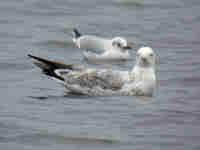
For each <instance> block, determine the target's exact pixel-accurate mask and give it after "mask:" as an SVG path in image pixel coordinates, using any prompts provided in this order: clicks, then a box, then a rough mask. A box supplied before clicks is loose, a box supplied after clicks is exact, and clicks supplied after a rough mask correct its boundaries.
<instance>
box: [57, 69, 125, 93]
mask: <svg viewBox="0 0 200 150" xmlns="http://www.w3.org/2000/svg"><path fill="white" fill-rule="evenodd" d="M60 74H63V76H62V77H63V78H64V80H65V87H66V88H67V89H68V90H69V91H70V92H71V93H77V94H84V95H101V94H100V93H102V92H106V91H107V92H108V91H110V92H111V91H113V92H116V91H118V90H120V89H121V88H122V86H123V85H124V80H122V77H121V74H118V73H116V72H113V71H111V70H100V71H97V70H95V69H94V70H90V69H88V70H86V71H84V72H75V71H74V72H73V71H72V72H71V73H66V74H64V73H62V70H61V72H60Z"/></svg>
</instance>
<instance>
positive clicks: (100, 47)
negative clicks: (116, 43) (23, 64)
mask: <svg viewBox="0 0 200 150" xmlns="http://www.w3.org/2000/svg"><path fill="white" fill-rule="evenodd" d="M77 42H79V45H80V48H83V49H86V50H93V51H106V50H109V49H112V42H111V40H109V39H104V38H101V37H97V36H92V35H85V36H81V37H80V38H79V39H78V41H77Z"/></svg>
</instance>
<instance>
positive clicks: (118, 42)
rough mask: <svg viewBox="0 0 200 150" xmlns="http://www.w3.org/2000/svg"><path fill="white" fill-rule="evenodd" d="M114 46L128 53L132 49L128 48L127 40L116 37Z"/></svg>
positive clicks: (113, 41)
mask: <svg viewBox="0 0 200 150" xmlns="http://www.w3.org/2000/svg"><path fill="white" fill-rule="evenodd" d="M112 46H113V47H115V48H117V49H120V50H122V51H127V50H129V49H132V47H131V46H128V44H127V40H126V39H125V38H122V37H115V38H113V39H112Z"/></svg>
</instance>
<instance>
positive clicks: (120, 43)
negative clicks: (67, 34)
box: [72, 29, 133, 61]
mask: <svg viewBox="0 0 200 150" xmlns="http://www.w3.org/2000/svg"><path fill="white" fill-rule="evenodd" d="M72 41H73V43H74V44H75V45H76V46H77V47H78V48H81V49H84V50H89V51H85V52H83V56H84V58H85V59H86V60H88V61H95V60H97V61H101V60H103V61H105V60H127V59H129V58H130V54H129V50H130V49H131V46H129V45H128V43H127V40H126V39H125V38H123V37H114V38H112V39H108V38H103V37H98V36H95V35H82V34H81V33H80V32H79V31H78V30H77V29H73V39H72ZM132 44H133V43H132ZM92 51H93V52H92ZM94 51H95V52H97V51H100V52H101V53H100V54H98V53H95V52H94Z"/></svg>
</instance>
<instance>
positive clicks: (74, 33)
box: [73, 28, 82, 39]
mask: <svg viewBox="0 0 200 150" xmlns="http://www.w3.org/2000/svg"><path fill="white" fill-rule="evenodd" d="M73 36H74V38H75V39H78V38H79V37H81V36H82V34H81V33H80V32H79V31H78V29H76V28H74V29H73Z"/></svg>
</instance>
